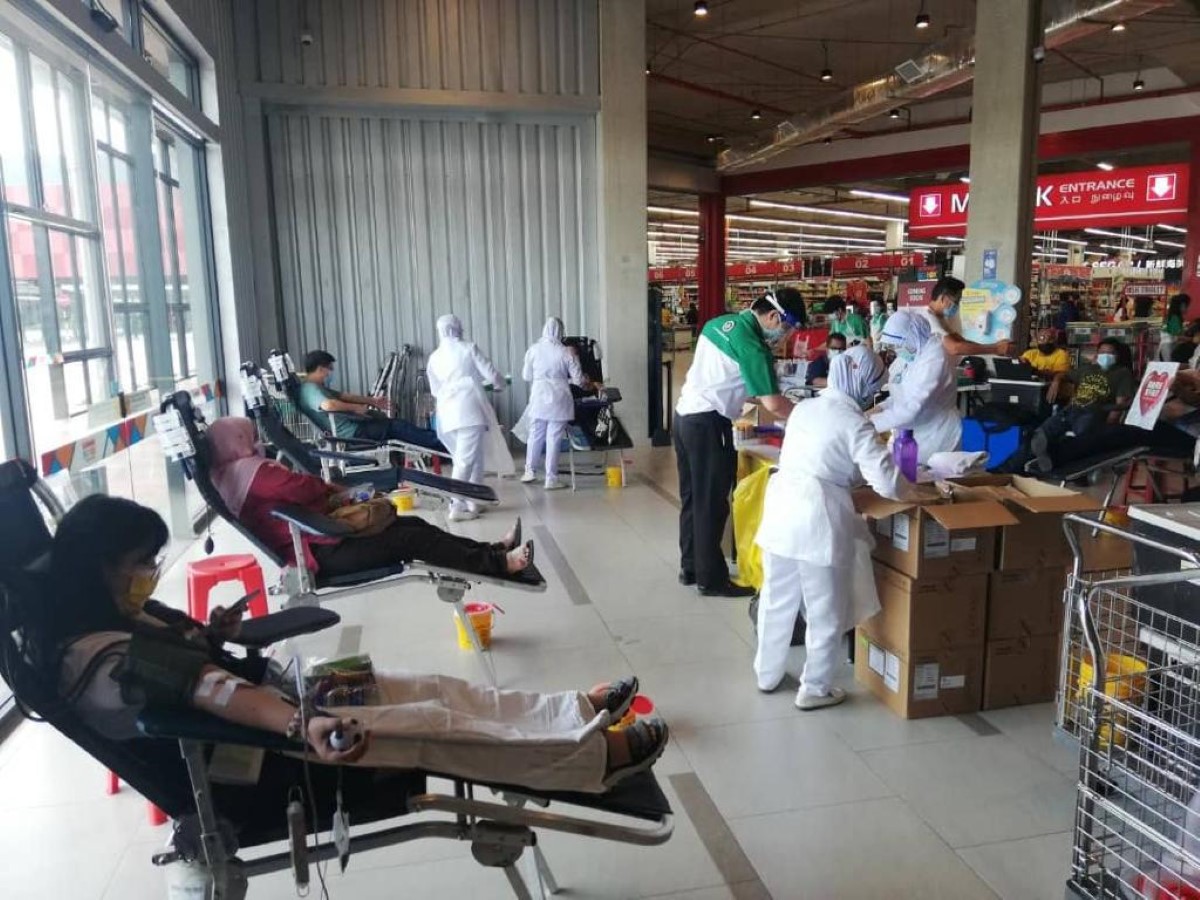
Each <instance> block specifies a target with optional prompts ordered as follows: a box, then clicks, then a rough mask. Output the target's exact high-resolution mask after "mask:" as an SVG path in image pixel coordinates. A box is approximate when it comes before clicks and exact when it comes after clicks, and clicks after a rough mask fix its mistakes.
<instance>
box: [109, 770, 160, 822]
mask: <svg viewBox="0 0 1200 900" xmlns="http://www.w3.org/2000/svg"><path fill="white" fill-rule="evenodd" d="M120 790H121V779H120V778H119V777H118V776H117V773H116V772H114V771H113V770H112V769H109V770H108V784H107V785H106V786H105V791H106V793H107V794H108V795H109V796H110V797H111V796H113V795H114V794H116V793H118V792H119V791H120ZM146 818H147V819H149V820H150V824H151V825H162V824H163V823H165V822H166V821H167V814H166V813H165V812H163V811H162V810H161V809H159V808H158V807H157V806H155V805H154V804H153V803H151V802H150V801H149V800H147V801H146Z"/></svg>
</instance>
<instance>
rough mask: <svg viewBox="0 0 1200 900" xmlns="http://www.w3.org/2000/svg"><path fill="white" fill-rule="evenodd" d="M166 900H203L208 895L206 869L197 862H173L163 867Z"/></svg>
mask: <svg viewBox="0 0 1200 900" xmlns="http://www.w3.org/2000/svg"><path fill="white" fill-rule="evenodd" d="M164 871H165V872H166V877H167V900H204V898H205V897H206V896H207V893H208V867H207V866H205V865H204V864H203V863H199V862H174V863H171V864H170V865H169V866H165V867H164Z"/></svg>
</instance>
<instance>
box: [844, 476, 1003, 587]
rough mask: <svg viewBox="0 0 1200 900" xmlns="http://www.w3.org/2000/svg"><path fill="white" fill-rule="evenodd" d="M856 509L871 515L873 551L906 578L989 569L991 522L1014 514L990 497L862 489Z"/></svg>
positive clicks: (992, 551) (993, 534)
mask: <svg viewBox="0 0 1200 900" xmlns="http://www.w3.org/2000/svg"><path fill="white" fill-rule="evenodd" d="M854 504H855V508H856V509H857V510H858V511H859V512H860V513H862V514H863V515H864V516H866V517H867V518H868V519H870V520H872V529H873V530H874V532H875V549H874V550H873V551H872V556H873V557H874V558H875V559H877V560H878V561H879V562H881V563H883V564H884V565H887V566H890V567H891V568H893V569H896V570H897V571H899V572H903V573H904V574H905V575H907V576H908V577H909V578H918V579H939V578H953V577H957V576H960V575H980V574H983V573H986V572H990V571H992V569H993V567H994V565H995V555H996V527H997V526H1000V525H1014V524H1016V521H1017V519H1016V516H1014V515H1013V514H1012V513H1011V512H1009V511H1008V510H1007V509H1005V508H1004V505H1003V504H1002V503H1000V502H998V501H996V500H992V499H986V498H983V499H978V500H969V501H965V502H945V501H935V502H931V503H905V502H902V501H896V500H885V499H884V498H882V497H880V496H879V495H878V494H876V493H875V492H874V491H871V490H868V489H864V490H860V491H856V492H855V494H854Z"/></svg>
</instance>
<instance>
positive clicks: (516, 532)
mask: <svg viewBox="0 0 1200 900" xmlns="http://www.w3.org/2000/svg"><path fill="white" fill-rule="evenodd" d="M512 535H513V537H512V544H511V546H509V547H507V548H506V549H508V550H516V549H517V548H518V547H520V546H521V517H520V516H517V524H516V525H514V526H513V530H512Z"/></svg>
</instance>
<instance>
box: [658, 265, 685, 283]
mask: <svg viewBox="0 0 1200 900" xmlns="http://www.w3.org/2000/svg"><path fill="white" fill-rule="evenodd" d="M648 280H650V281H672V282H673V281H695V280H696V267H695V266H661V267H654V266H651V268H650V273H649V279H648Z"/></svg>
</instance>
